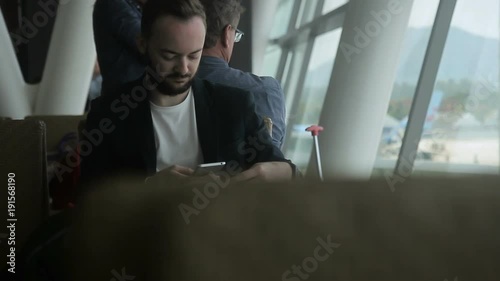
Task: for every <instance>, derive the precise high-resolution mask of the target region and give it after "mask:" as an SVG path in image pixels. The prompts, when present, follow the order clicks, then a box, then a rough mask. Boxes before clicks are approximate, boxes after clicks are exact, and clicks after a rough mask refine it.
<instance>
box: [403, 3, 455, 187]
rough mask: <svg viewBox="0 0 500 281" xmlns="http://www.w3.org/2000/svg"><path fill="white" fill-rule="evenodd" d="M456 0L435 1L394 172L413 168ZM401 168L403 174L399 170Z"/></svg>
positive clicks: (406, 172)
mask: <svg viewBox="0 0 500 281" xmlns="http://www.w3.org/2000/svg"><path fill="white" fill-rule="evenodd" d="M456 3H457V0H441V1H440V2H439V7H438V10H437V13H436V18H435V20H434V25H433V27H432V32H431V36H430V39H429V43H428V45H427V51H426V54H425V57H424V62H423V64H422V69H421V72H420V77H419V81H418V84H417V88H416V90H415V98H414V100H413V103H412V106H411V110H410V114H409V116H408V124H407V127H406V133H405V136H404V138H403V143H402V145H401V150H400V153H399V157H398V161H397V162H396V167H395V169H394V174H395V175H399V176H403V177H407V176H409V175H411V173H412V172H413V167H414V164H415V158H416V153H417V151H418V145H419V143H420V140H421V137H422V134H423V131H424V123H425V119H426V117H427V110H428V108H429V104H430V101H431V98H432V93H433V90H434V86H435V83H436V79H437V74H438V71H439V66H440V63H441V59H442V56H443V52H444V47H445V45H446V40H447V38H448V32H449V30H450V26H451V21H452V18H453V13H454V10H455V6H456ZM403 171H404V173H405V174H401V172H403Z"/></svg>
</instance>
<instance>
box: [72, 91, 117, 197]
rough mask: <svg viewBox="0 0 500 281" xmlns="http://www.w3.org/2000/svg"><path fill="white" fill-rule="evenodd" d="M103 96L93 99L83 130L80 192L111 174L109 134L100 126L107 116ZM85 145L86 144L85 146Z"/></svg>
mask: <svg viewBox="0 0 500 281" xmlns="http://www.w3.org/2000/svg"><path fill="white" fill-rule="evenodd" d="M101 103H102V98H97V99H95V100H93V101H92V106H91V108H92V109H91V110H90V112H89V113H88V115H87V120H86V123H85V128H84V129H83V130H82V132H81V134H82V140H81V142H80V145H81V146H82V147H81V149H80V153H81V156H82V157H81V161H82V162H81V178H80V188H79V191H80V192H85V190H87V189H89V188H90V187H91V186H92V185H93V183H95V182H98V181H99V180H101V179H102V178H103V177H104V176H106V175H109V172H110V167H112V166H113V165H112V162H111V161H112V157H111V155H110V153H111V150H110V149H109V144H108V136H107V134H106V133H105V132H103V131H102V130H101V128H100V124H101V122H105V121H103V120H105V119H106V118H107V117H106V116H105V114H104V113H103V111H102V105H101ZM83 146H86V147H85V148H84V147H83Z"/></svg>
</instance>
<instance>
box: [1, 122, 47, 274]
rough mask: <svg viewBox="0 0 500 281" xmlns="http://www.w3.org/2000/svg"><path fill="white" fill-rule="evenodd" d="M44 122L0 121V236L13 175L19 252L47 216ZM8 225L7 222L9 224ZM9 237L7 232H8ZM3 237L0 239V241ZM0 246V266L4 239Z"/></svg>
mask: <svg viewBox="0 0 500 281" xmlns="http://www.w3.org/2000/svg"><path fill="white" fill-rule="evenodd" d="M45 132H46V128H45V123H43V122H42V121H37V120H0V178H1V179H2V190H1V193H2V195H1V196H0V210H1V214H2V215H1V216H0V220H1V222H2V223H0V226H1V228H0V235H2V233H5V232H7V229H6V227H5V226H6V224H7V223H8V222H7V219H8V218H9V217H8V213H7V209H8V205H7V196H8V194H7V180H8V174H9V173H13V174H15V177H14V180H15V218H16V219H17V221H16V222H15V238H16V244H15V247H16V253H19V252H20V250H21V248H22V246H23V244H24V243H25V242H26V239H27V237H28V235H29V234H30V233H31V232H32V231H33V230H34V229H35V228H36V227H37V226H38V225H40V224H41V223H42V222H43V221H44V220H45V219H46V218H47V217H48V214H49V197H48V190H47V170H46V169H47V163H46V149H45V147H46V146H45ZM9 223H10V222H9ZM9 235H10V233H9ZM2 237H3V236H0V239H1V238H2ZM1 242H2V243H0V252H1V253H2V255H1V256H0V263H1V264H2V265H5V264H6V254H5V253H8V252H7V249H9V247H10V245H8V244H7V241H6V240H2V241H1Z"/></svg>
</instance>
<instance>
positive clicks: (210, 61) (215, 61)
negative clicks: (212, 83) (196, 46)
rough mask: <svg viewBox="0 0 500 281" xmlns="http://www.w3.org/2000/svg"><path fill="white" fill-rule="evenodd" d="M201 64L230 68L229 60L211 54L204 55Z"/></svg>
mask: <svg viewBox="0 0 500 281" xmlns="http://www.w3.org/2000/svg"><path fill="white" fill-rule="evenodd" d="M200 65H208V66H210V67H216V68H229V63H227V61H225V60H223V59H221V58H217V57H211V56H202V57H201V62H200Z"/></svg>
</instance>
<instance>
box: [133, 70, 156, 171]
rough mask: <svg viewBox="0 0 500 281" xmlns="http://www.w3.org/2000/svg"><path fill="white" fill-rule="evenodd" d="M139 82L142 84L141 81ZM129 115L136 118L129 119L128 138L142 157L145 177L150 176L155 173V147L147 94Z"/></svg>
mask: <svg viewBox="0 0 500 281" xmlns="http://www.w3.org/2000/svg"><path fill="white" fill-rule="evenodd" d="M139 81H140V82H142V79H140V80H139ZM137 85H139V84H137ZM131 114H136V115H137V116H136V117H135V118H131V120H132V124H131V128H132V130H131V131H130V134H131V135H130V137H131V138H133V139H136V140H137V142H136V143H138V144H139V147H138V150H139V154H140V155H141V157H142V161H143V163H144V167H145V169H146V173H147V176H152V175H154V174H155V173H156V145H155V139H154V128H153V118H152V117H151V108H150V105H149V93H148V96H147V97H146V98H145V99H144V100H142V101H139V102H138V105H137V108H135V109H131Z"/></svg>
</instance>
